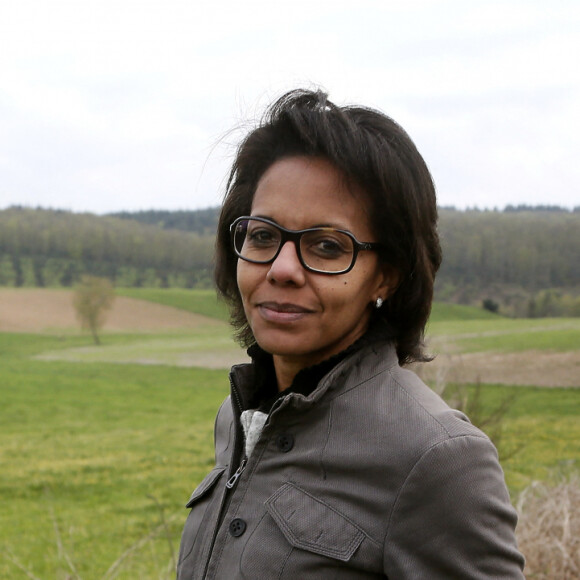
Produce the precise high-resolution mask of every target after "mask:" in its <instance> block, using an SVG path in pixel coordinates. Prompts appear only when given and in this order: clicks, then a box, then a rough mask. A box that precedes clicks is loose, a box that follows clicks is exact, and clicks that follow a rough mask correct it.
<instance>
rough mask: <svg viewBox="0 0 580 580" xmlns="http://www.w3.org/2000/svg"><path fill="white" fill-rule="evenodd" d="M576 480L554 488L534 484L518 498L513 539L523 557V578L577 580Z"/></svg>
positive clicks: (579, 515) (579, 484)
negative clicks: (517, 515)
mask: <svg viewBox="0 0 580 580" xmlns="http://www.w3.org/2000/svg"><path fill="white" fill-rule="evenodd" d="M579 506H580V477H579V476H578V474H577V473H575V474H572V475H571V476H569V477H567V478H561V481H560V482H558V483H556V484H555V485H548V484H546V483H543V482H539V481H536V482H534V483H532V484H531V485H530V486H528V487H527V488H526V489H525V490H524V491H523V492H522V493H521V494H520V496H519V500H518V502H517V505H516V509H517V511H518V513H519V514H520V520H519V525H518V529H517V537H518V543H519V547H520V550H521V551H522V553H523V554H524V556H525V557H526V577H527V578H528V579H537V580H555V579H556V578H557V579H558V580H575V579H577V578H580V509H579Z"/></svg>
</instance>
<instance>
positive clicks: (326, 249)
mask: <svg viewBox="0 0 580 580" xmlns="http://www.w3.org/2000/svg"><path fill="white" fill-rule="evenodd" d="M304 241H305V242H306V251H307V252H308V253H310V254H311V255H313V256H317V257H318V258H323V259H327V260H332V259H337V258H341V257H343V256H344V255H345V254H352V242H351V239H350V238H349V237H348V236H346V235H345V234H342V233H341V232H333V231H320V232H312V233H311V234H310V235H309V236H308V238H307V239H306V240H304Z"/></svg>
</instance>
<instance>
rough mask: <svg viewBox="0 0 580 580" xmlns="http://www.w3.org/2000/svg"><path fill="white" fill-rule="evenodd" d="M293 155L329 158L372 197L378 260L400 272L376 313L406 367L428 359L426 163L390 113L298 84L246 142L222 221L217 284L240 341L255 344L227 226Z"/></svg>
mask: <svg viewBox="0 0 580 580" xmlns="http://www.w3.org/2000/svg"><path fill="white" fill-rule="evenodd" d="M293 156H307V157H320V158H324V159H326V160H328V161H330V162H331V163H332V164H333V165H334V166H335V167H337V168H338V169H339V170H340V171H341V172H342V173H343V174H344V175H345V177H346V178H347V179H348V181H349V182H351V183H354V184H356V185H357V186H358V187H359V188H361V189H362V191H363V192H364V193H365V194H366V195H365V196H364V200H363V199H362V198H361V201H362V202H363V203H366V204H368V203H369V202H370V206H371V207H370V208H369V211H368V215H369V219H370V221H371V228H372V231H373V233H374V235H375V239H376V241H378V242H380V243H381V244H382V247H383V250H382V251H381V253H380V256H381V260H382V261H383V262H384V263H386V264H388V265H389V266H390V267H391V268H392V269H394V270H395V271H396V272H397V273H398V279H399V283H398V286H397V288H396V290H395V291H394V292H393V293H392V294H391V295H390V296H389V298H388V299H387V300H386V301H385V304H384V305H383V307H382V308H381V309H380V310H377V311H376V312H375V314H374V316H377V317H382V318H383V320H384V321H385V322H386V324H387V331H388V333H389V335H390V336H391V337H394V340H395V343H396V348H397V355H398V358H399V362H400V363H401V364H407V363H410V362H414V361H425V360H429V357H428V356H427V355H426V354H425V352H424V345H423V338H424V331H425V324H426V323H427V319H428V317H429V314H430V312H431V303H432V300H433V283H434V279H435V274H436V272H437V270H438V268H439V265H440V263H441V247H440V244H439V236H438V233H437V204H436V198H435V187H434V185H433V180H432V178H431V174H430V173H429V170H428V168H427V166H426V164H425V161H424V160H423V158H422V157H421V155H420V153H419V152H418V151H417V148H416V147H415V145H414V143H413V142H412V141H411V139H410V137H409V136H408V135H407V133H406V132H405V131H404V130H403V129H402V128H401V127H400V126H399V125H398V124H397V123H396V122H395V121H393V120H392V119H391V118H389V117H387V116H386V115H384V114H383V113H381V112H379V111H376V110H373V109H370V108H366V107H360V106H346V107H338V106H336V105H334V104H333V103H332V102H331V101H329V100H328V98H327V95H326V94H325V93H323V92H321V91H306V90H294V91H291V92H289V93H287V94H285V95H284V96H282V97H281V98H280V99H278V100H277V101H276V102H275V103H273V104H272V105H271V106H270V108H269V109H268V110H267V111H266V114H265V115H264V117H263V119H262V122H261V123H260V124H259V126H258V127H257V128H256V129H254V130H252V131H251V132H250V133H249V134H248V135H247V136H246V137H245V139H244V140H243V141H242V143H241V144H240V145H239V148H238V151H237V155H236V158H235V160H234V163H233V166H232V169H231V172H230V175H229V179H228V182H227V189H226V195H225V199H224V204H223V207H222V210H221V214H220V219H219V223H218V232H217V241H216V266H215V281H216V285H217V288H218V291H219V293H220V294H221V296H222V298H223V299H224V300H225V301H226V303H227V304H228V305H229V307H230V312H231V321H232V325H233V326H234V328H235V329H236V331H237V338H238V341H239V342H240V343H241V344H243V345H245V346H249V345H251V344H253V343H254V342H255V339H254V336H253V334H252V331H251V329H250V327H249V325H248V322H247V320H246V317H245V314H244V309H243V306H242V300H241V297H240V294H239V291H238V286H237V281H236V266H237V257H236V255H235V254H234V252H233V250H232V246H231V241H230V231H229V227H230V224H231V223H232V222H233V221H234V220H235V219H236V218H237V217H239V216H241V215H249V214H250V213H251V208H252V201H253V198H254V193H255V191H256V187H257V185H258V182H259V180H260V178H261V177H262V176H263V175H264V173H265V171H266V170H267V169H268V168H269V167H270V166H271V165H272V164H273V163H275V162H276V161H278V160H280V159H283V158H287V157H293Z"/></svg>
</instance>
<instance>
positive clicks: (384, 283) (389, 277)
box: [375, 264, 401, 301]
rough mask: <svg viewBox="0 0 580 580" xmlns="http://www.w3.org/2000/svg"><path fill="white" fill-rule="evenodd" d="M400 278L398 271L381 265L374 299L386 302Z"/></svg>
mask: <svg viewBox="0 0 580 580" xmlns="http://www.w3.org/2000/svg"><path fill="white" fill-rule="evenodd" d="M400 278H401V276H400V274H399V272H398V270H396V269H395V268H393V266H390V265H389V264H383V265H382V266H381V273H380V276H379V277H378V282H377V288H376V296H375V299H376V298H379V297H380V298H382V299H383V301H386V300H387V298H389V297H390V296H391V295H392V294H393V293H394V292H395V290H396V289H397V287H398V286H399V282H400Z"/></svg>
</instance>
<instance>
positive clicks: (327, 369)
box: [230, 323, 398, 413]
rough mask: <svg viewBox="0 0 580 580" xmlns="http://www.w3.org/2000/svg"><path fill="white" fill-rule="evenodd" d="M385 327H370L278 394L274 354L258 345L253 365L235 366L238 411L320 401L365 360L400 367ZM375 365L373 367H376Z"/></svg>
mask: <svg viewBox="0 0 580 580" xmlns="http://www.w3.org/2000/svg"><path fill="white" fill-rule="evenodd" d="M385 330H386V328H385V326H383V325H382V324H381V323H375V324H373V325H371V327H370V328H369V330H368V331H367V332H366V333H365V335H364V336H362V337H361V338H360V339H358V340H357V341H355V342H354V343H353V344H352V345H350V346H349V347H348V348H346V349H345V350H343V351H342V352H340V353H338V354H336V355H334V356H332V357H330V358H329V359H327V360H325V361H323V362H321V363H319V364H316V365H314V366H312V367H308V368H305V369H302V370H301V371H300V372H299V373H298V374H297V375H296V377H295V378H294V381H293V382H292V385H291V386H290V387H289V388H288V389H286V390H284V391H282V392H281V393H280V392H278V388H277V384H276V377H275V372H274V365H273V362H272V355H270V354H268V353H267V352H265V351H264V350H262V349H261V348H260V347H259V346H258V345H257V344H255V345H253V346H251V347H250V348H249V349H248V354H249V355H250V357H251V358H252V362H251V363H248V364H243V365H236V366H234V367H232V371H231V373H230V381H231V385H232V396H234V398H235V400H236V402H237V406H238V407H239V409H238V412H240V413H241V412H242V411H244V410H246V409H260V410H262V411H264V412H269V411H270V409H271V408H272V406H273V405H274V404H276V403H277V402H278V401H279V400H280V399H285V400H287V401H289V402H293V403H294V404H295V405H298V406H299V407H302V406H303V405H304V404H305V405H306V406H310V405H311V404H312V403H314V402H315V401H318V400H319V399H320V398H321V397H322V395H323V394H325V393H326V392H327V391H328V390H329V389H331V388H332V390H335V387H336V386H337V385H335V383H339V382H340V381H337V380H336V379H337V378H338V377H343V376H345V375H346V374H351V372H352V370H353V369H356V368H358V367H359V366H360V364H361V362H362V360H363V359H365V358H368V357H371V358H372V359H374V363H375V364H376V363H378V362H381V363H382V364H386V365H395V364H397V362H398V361H397V356H396V353H395V348H394V345H393V344H392V342H391V340H390V338H389V336H388V333H387V332H385ZM373 366H374V365H373Z"/></svg>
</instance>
